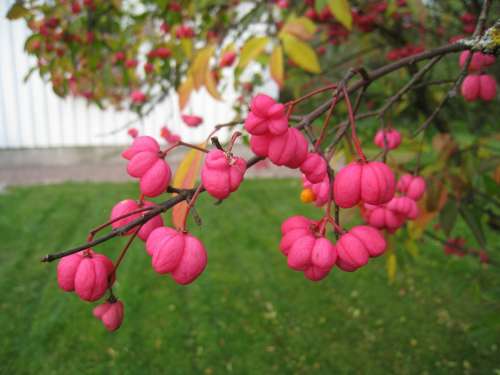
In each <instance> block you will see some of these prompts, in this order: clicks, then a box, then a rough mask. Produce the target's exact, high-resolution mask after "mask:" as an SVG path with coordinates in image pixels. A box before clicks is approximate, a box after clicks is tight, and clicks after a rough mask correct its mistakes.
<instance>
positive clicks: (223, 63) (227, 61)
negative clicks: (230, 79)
mask: <svg viewBox="0 0 500 375" xmlns="http://www.w3.org/2000/svg"><path fill="white" fill-rule="evenodd" d="M235 60H236V52H234V51H228V52H226V53H224V54H223V55H222V57H221V59H220V62H219V67H220V68H225V67H228V66H231V65H233V64H234V61H235Z"/></svg>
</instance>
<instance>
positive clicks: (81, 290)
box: [57, 249, 113, 301]
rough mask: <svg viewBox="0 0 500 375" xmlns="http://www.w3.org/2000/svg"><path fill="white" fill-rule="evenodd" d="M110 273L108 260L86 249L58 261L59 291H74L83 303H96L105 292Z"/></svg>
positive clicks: (110, 265) (110, 268)
mask: <svg viewBox="0 0 500 375" xmlns="http://www.w3.org/2000/svg"><path fill="white" fill-rule="evenodd" d="M112 272H113V262H111V260H109V258H107V257H106V256H104V255H102V254H98V253H95V252H94V251H92V250H90V249H88V250H85V251H81V252H79V253H75V254H72V255H68V256H66V257H64V258H62V259H61V260H60V261H59V264H58V265H57V282H58V284H59V287H60V288H61V289H63V290H65V291H67V292H72V291H75V293H76V294H77V295H78V296H79V297H80V298H81V299H83V300H85V301H96V300H98V299H99V298H101V297H102V296H103V295H104V293H105V292H106V289H107V288H108V286H109V284H110V281H109V277H110V276H111V274H112Z"/></svg>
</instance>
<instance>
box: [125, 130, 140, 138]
mask: <svg viewBox="0 0 500 375" xmlns="http://www.w3.org/2000/svg"><path fill="white" fill-rule="evenodd" d="M127 134H128V135H130V136H131V137H132V138H137V136H138V135H139V131H138V130H137V129H136V128H130V129H129V130H127Z"/></svg>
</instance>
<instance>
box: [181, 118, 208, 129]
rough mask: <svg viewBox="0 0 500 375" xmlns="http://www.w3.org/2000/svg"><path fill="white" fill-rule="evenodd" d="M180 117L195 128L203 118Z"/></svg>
mask: <svg viewBox="0 0 500 375" xmlns="http://www.w3.org/2000/svg"><path fill="white" fill-rule="evenodd" d="M181 118H182V121H184V123H185V124H186V125H187V126H189V127H191V128H196V127H198V126H199V125H201V124H202V123H203V119H202V118H201V117H200V116H193V115H182V116H181Z"/></svg>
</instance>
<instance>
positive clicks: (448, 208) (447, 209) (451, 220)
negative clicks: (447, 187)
mask: <svg viewBox="0 0 500 375" xmlns="http://www.w3.org/2000/svg"><path fill="white" fill-rule="evenodd" d="M457 216H458V207H457V202H456V201H455V200H454V199H450V200H448V202H446V204H445V205H444V207H443V209H442V210H441V212H440V213H439V225H440V226H441V228H442V229H443V231H444V233H446V236H449V235H450V232H451V230H452V229H453V227H454V226H455V222H456V220H457Z"/></svg>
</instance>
